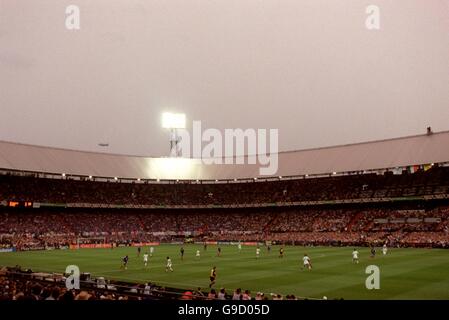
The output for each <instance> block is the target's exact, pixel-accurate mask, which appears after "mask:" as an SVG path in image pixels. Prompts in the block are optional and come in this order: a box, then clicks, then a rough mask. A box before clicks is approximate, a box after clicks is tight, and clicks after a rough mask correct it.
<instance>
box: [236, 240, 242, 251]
mask: <svg viewBox="0 0 449 320" xmlns="http://www.w3.org/2000/svg"><path fill="white" fill-rule="evenodd" d="M237 248H239V252H240V251H242V244H241V243H240V242H239V244H238V245H237Z"/></svg>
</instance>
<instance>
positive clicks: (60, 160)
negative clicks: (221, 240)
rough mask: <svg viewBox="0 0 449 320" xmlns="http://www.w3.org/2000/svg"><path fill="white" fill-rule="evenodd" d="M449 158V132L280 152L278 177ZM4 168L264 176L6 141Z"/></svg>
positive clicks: (247, 167) (0, 150) (251, 168)
mask: <svg viewBox="0 0 449 320" xmlns="http://www.w3.org/2000/svg"><path fill="white" fill-rule="evenodd" d="M443 162H449V131H446V132H439V133H433V134H429V135H417V136H410V137H403V138H396V139H389V140H381V141H372V142H364V143H356V144H348V145H341V146H334V147H325V148H317V149H308V150H299V151H290V152H281V153H279V166H278V167H279V169H278V171H277V173H275V174H273V176H285V177H287V176H301V175H306V174H308V175H317V174H330V173H333V172H337V173H343V172H353V171H364V170H377V169H379V170H380V169H386V168H395V167H405V166H411V165H425V164H431V163H443ZM0 169H5V170H19V171H31V172H41V173H55V174H62V173H65V174H67V175H81V176H90V175H92V176H95V177H110V178H113V177H119V178H129V179H138V178H140V179H188V180H195V179H201V180H211V179H213V180H215V179H219V180H223V179H244V178H254V177H263V176H261V175H260V174H259V165H258V164H257V165H255V164H247V162H246V161H245V164H239V165H236V164H234V165H217V164H213V165H206V164H202V163H201V162H199V161H195V160H193V159H184V158H177V159H174V158H151V157H138V156H126V155H115V154H106V153H95V152H84V151H75V150H67V149H58V148H50V147H42V146H32V145H25V144H19V143H11V142H0Z"/></svg>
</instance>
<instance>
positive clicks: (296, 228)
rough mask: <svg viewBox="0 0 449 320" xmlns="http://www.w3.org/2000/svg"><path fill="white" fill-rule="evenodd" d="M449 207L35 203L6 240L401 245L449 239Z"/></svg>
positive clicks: (3, 215) (0, 240) (1, 214)
mask: <svg viewBox="0 0 449 320" xmlns="http://www.w3.org/2000/svg"><path fill="white" fill-rule="evenodd" d="M448 221H449V209H448V207H446V206H438V207H435V208H431V209H395V208H389V207H384V208H382V209H379V208H369V207H368V208H366V207H365V208H359V209H353V208H350V209H341V208H339V209H334V210H332V209H329V208H289V209H287V208H283V209H280V208H273V209H270V208H259V209H255V208H251V209H250V208H246V209H245V208H238V209H237V208H235V209H208V210H204V209H202V210H197V211H195V210H186V211H184V210H174V209H166V210H158V211H154V210H151V209H148V210H143V209H123V210H116V209H102V210H98V209H83V210H79V209H70V210H67V209H58V210H55V209H52V210H50V209H46V210H45V209H29V210H24V211H23V210H18V211H17V210H14V209H8V210H2V211H0V245H1V246H2V247H15V248H16V249H17V250H27V249H33V248H35V249H38V248H40V249H43V248H48V247H52V248H58V247H62V246H70V245H74V244H79V243H98V242H101V243H116V244H130V243H141V242H156V241H157V242H166V241H174V240H181V241H184V240H185V239H187V238H190V239H193V240H195V241H203V240H204V239H208V240H214V241H267V240H270V241H276V242H281V243H296V244H317V245H318V244H320V245H324V244H331V245H353V244H369V243H371V242H384V241H386V240H389V241H390V242H391V243H394V244H395V245H401V246H407V245H410V246H432V245H433V246H439V247H446V246H448V244H449V228H448V225H449V224H448Z"/></svg>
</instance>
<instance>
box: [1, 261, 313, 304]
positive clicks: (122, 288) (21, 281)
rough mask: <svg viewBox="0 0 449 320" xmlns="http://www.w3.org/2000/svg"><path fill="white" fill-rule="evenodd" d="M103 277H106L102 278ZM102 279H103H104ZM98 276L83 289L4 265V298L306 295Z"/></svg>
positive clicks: (279, 297)
mask: <svg viewBox="0 0 449 320" xmlns="http://www.w3.org/2000/svg"><path fill="white" fill-rule="evenodd" d="M101 279H103V278H101ZM103 281H104V280H102V282H101V283H103ZM98 283H99V282H98V279H90V280H89V281H81V282H80V289H76V290H75V289H67V287H66V286H65V277H64V276H63V275H59V276H56V275H55V274H53V275H50V274H49V275H48V276H47V278H45V277H42V275H41V274H34V273H32V272H31V273H30V272H25V271H22V270H21V269H20V268H19V267H18V266H17V267H15V268H5V267H4V268H2V269H0V301H5V300H15V301H21V300H22V301H43V300H45V301H64V302H67V301H75V300H89V301H92V300H116V301H121V300H123V301H126V300H154V299H176V300H178V299H179V300H299V299H305V298H300V297H295V296H294V295H287V296H285V297H284V296H283V295H281V294H275V293H270V294H265V293H263V292H257V293H255V294H254V295H252V293H251V291H250V290H242V289H241V288H237V289H235V290H226V289H225V288H220V289H209V290H204V289H202V288H196V289H191V290H185V291H184V290H181V289H176V288H166V287H161V286H157V285H155V284H152V283H144V284H136V283H130V282H118V283H116V282H114V281H110V280H108V281H107V283H106V284H105V285H99V284H98Z"/></svg>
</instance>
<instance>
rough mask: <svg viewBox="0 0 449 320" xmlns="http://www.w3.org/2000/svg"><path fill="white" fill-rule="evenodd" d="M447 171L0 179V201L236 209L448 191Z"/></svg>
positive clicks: (448, 169)
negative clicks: (219, 178)
mask: <svg viewBox="0 0 449 320" xmlns="http://www.w3.org/2000/svg"><path fill="white" fill-rule="evenodd" d="M448 181H449V167H438V166H434V167H433V168H431V169H429V170H427V171H423V170H421V171H418V172H415V173H413V174H410V173H407V171H404V173H403V174H400V175H396V174H392V173H391V172H390V173H388V174H382V175H378V174H374V173H370V174H358V175H344V176H332V175H331V176H330V177H322V178H306V177H304V178H302V179H279V180H278V181H259V180H255V181H254V182H242V183H234V182H232V181H231V182H229V183H181V182H179V183H175V182H173V183H162V182H161V183H158V182H152V183H149V182H144V181H134V182H133V183H129V182H123V183H122V182H120V180H117V181H115V180H113V181H110V182H100V181H95V180H89V179H83V180H76V179H74V178H70V177H65V178H61V179H49V178H35V177H33V176H14V175H1V176H0V201H2V200H5V201H30V202H40V203H62V204H64V203H86V204H114V205H158V206H169V205H234V204H261V203H277V202H301V201H330V200H345V199H367V198H383V197H389V198H391V197H411V196H423V195H437V194H448V193H449V183H448Z"/></svg>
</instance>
